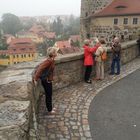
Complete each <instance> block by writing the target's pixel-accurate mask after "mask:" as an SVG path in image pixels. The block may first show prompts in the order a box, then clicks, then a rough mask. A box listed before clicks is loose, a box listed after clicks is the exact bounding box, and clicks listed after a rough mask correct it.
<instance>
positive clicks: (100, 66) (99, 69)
mask: <svg viewBox="0 0 140 140" xmlns="http://www.w3.org/2000/svg"><path fill="white" fill-rule="evenodd" d="M103 52H107V48H106V47H105V40H104V39H101V40H100V46H99V47H98V49H97V50H96V53H95V56H96V57H95V61H96V78H95V80H102V79H104V61H103V60H102V58H101V55H102V53H103Z"/></svg>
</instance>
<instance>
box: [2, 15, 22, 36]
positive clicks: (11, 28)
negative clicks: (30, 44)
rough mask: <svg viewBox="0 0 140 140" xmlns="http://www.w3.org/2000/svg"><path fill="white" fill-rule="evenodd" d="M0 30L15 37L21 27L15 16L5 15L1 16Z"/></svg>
mask: <svg viewBox="0 0 140 140" xmlns="http://www.w3.org/2000/svg"><path fill="white" fill-rule="evenodd" d="M1 24H2V29H3V31H4V33H7V34H13V35H15V34H16V33H17V32H18V31H19V30H21V29H22V25H21V23H20V20H19V18H18V17H17V16H15V15H13V14H10V13H7V14H4V15H3V16H2V21H1Z"/></svg>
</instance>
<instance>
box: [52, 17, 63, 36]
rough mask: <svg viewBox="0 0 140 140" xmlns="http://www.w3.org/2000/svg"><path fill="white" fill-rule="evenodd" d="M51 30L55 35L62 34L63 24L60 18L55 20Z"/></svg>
mask: <svg viewBox="0 0 140 140" xmlns="http://www.w3.org/2000/svg"><path fill="white" fill-rule="evenodd" d="M52 28H53V31H54V32H56V34H57V35H61V34H62V33H63V24H62V21H61V19H60V17H57V20H56V21H54V22H53V26H52Z"/></svg>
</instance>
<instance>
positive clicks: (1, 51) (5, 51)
mask: <svg viewBox="0 0 140 140" xmlns="http://www.w3.org/2000/svg"><path fill="white" fill-rule="evenodd" d="M7 53H8V50H0V55H2V54H7Z"/></svg>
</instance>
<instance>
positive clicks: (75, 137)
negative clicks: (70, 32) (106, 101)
mask: <svg viewBox="0 0 140 140" xmlns="http://www.w3.org/2000/svg"><path fill="white" fill-rule="evenodd" d="M139 68H140V58H137V59H135V60H133V61H131V62H130V63H128V64H126V65H124V66H122V67H121V74H120V75H119V76H110V75H108V74H106V76H105V79H104V80H103V81H98V82H95V81H93V83H92V84H87V83H84V82H80V83H78V84H76V85H72V86H69V87H67V88H63V89H61V90H57V91H55V92H54V93H53V103H54V106H55V107H56V108H57V109H58V111H57V113H56V115H52V116H48V115H44V112H46V109H45V103H44V97H43V98H42V101H41V105H40V109H39V110H40V112H39V120H38V128H39V135H40V137H41V140H92V137H91V133H90V128H89V124H88V110H89V106H90V103H91V101H92V100H93V98H94V97H95V96H96V95H97V94H98V93H99V92H100V91H101V90H103V89H104V88H105V87H107V86H109V85H111V84H113V83H114V82H116V81H118V80H120V79H121V78H123V77H125V76H127V75H128V74H130V73H132V72H134V71H135V70H137V69H139Z"/></svg>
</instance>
